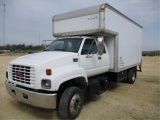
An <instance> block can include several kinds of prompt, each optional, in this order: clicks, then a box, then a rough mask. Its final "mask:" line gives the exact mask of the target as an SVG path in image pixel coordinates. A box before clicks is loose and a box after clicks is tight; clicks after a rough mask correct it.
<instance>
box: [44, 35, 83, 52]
mask: <svg viewBox="0 0 160 120" xmlns="http://www.w3.org/2000/svg"><path fill="white" fill-rule="evenodd" d="M81 42H82V38H65V39H57V40H54V41H53V42H51V43H50V44H49V46H48V47H47V48H46V49H45V50H44V51H65V52H76V53H77V52H78V50H79V47H80V45H81Z"/></svg>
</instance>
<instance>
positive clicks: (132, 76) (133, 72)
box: [127, 69, 136, 84]
mask: <svg viewBox="0 0 160 120" xmlns="http://www.w3.org/2000/svg"><path fill="white" fill-rule="evenodd" d="M135 80H136V70H135V69H130V70H129V72H128V79H127V82H128V83H129V84H133V83H134V82H135Z"/></svg>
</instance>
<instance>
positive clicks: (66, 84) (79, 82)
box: [57, 77, 87, 108]
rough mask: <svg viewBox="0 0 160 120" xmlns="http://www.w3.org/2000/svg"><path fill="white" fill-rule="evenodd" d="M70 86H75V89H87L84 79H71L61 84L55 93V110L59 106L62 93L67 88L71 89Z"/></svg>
mask: <svg viewBox="0 0 160 120" xmlns="http://www.w3.org/2000/svg"><path fill="white" fill-rule="evenodd" d="M71 86H75V87H78V88H80V89H82V90H83V89H85V88H86V87H87V82H86V79H85V78H84V77H78V78H74V79H71V80H68V81H66V82H64V83H62V84H61V85H60V87H59V89H58V92H57V108H58V106H59V101H60V98H61V96H62V94H63V92H64V91H65V90H66V89H67V88H68V87H71Z"/></svg>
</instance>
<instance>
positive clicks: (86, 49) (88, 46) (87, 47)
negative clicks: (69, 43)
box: [81, 39, 97, 55]
mask: <svg viewBox="0 0 160 120" xmlns="http://www.w3.org/2000/svg"><path fill="white" fill-rule="evenodd" d="M96 53H97V45H96V42H95V40H94V39H86V40H85V42H84V45H83V48H82V52H81V55H87V54H96Z"/></svg>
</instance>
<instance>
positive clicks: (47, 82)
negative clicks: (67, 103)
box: [41, 80, 51, 89]
mask: <svg viewBox="0 0 160 120" xmlns="http://www.w3.org/2000/svg"><path fill="white" fill-rule="evenodd" d="M41 86H42V88H44V89H50V88H51V80H42V81H41Z"/></svg>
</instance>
